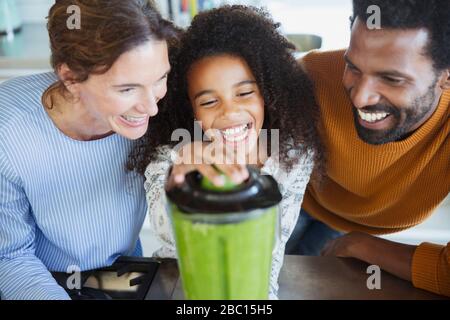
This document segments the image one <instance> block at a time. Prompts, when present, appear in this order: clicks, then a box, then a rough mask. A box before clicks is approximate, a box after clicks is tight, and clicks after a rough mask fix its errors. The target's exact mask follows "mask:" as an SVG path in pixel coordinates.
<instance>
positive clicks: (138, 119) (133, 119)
mask: <svg viewBox="0 0 450 320" xmlns="http://www.w3.org/2000/svg"><path fill="white" fill-rule="evenodd" d="M122 118H124V119H125V120H127V121H128V122H132V123H140V122H143V121H145V120H146V119H147V116H145V117H133V116H122Z"/></svg>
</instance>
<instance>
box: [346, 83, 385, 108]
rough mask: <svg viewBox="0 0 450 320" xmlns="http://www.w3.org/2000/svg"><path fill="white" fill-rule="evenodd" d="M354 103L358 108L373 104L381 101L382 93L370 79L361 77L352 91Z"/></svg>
mask: <svg viewBox="0 0 450 320" xmlns="http://www.w3.org/2000/svg"><path fill="white" fill-rule="evenodd" d="M350 98H351V99H352V103H353V105H354V106H355V107H356V108H358V109H361V108H364V107H367V106H373V105H376V104H378V103H379V102H380V94H379V93H378V92H377V91H376V90H375V88H374V86H373V84H372V83H371V81H370V80H368V79H361V80H360V81H359V82H358V83H356V84H355V85H354V86H353V88H352V89H351V91H350Z"/></svg>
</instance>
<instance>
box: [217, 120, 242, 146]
mask: <svg viewBox="0 0 450 320" xmlns="http://www.w3.org/2000/svg"><path fill="white" fill-rule="evenodd" d="M220 131H221V132H222V134H223V137H224V138H225V140H227V141H230V142H240V141H243V140H245V138H247V134H248V125H246V124H244V125H242V126H239V127H233V128H228V129H224V130H220Z"/></svg>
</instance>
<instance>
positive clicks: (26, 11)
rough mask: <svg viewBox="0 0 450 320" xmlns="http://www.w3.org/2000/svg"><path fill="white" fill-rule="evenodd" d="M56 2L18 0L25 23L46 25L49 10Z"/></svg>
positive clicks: (53, 0) (47, 0)
mask: <svg viewBox="0 0 450 320" xmlns="http://www.w3.org/2000/svg"><path fill="white" fill-rule="evenodd" d="M54 3H55V0H17V5H18V7H19V12H20V14H21V17H22V20H23V21H24V22H25V23H37V22H39V23H45V18H46V17H47V15H48V10H49V9H50V7H51V6H52V5H53V4H54Z"/></svg>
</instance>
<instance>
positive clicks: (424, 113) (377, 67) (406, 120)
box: [343, 19, 443, 145]
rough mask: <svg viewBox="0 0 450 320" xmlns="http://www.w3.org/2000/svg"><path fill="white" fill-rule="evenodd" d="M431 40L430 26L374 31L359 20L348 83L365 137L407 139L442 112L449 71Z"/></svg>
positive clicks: (349, 54)
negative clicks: (436, 64)
mask: <svg viewBox="0 0 450 320" xmlns="http://www.w3.org/2000/svg"><path fill="white" fill-rule="evenodd" d="M428 41H429V34H428V32H427V31H426V30H425V29H412V30H392V29H386V30H383V29H381V30H369V29H367V27H366V25H365V24H364V23H363V22H362V21H361V20H359V19H356V21H355V23H354V25H353V28H352V36H351V41H350V46H349V49H348V50H347V52H346V56H345V59H346V62H347V66H346V69H345V72H344V78H343V83H344V86H345V88H346V90H347V92H348V94H349V96H350V99H351V101H352V103H353V106H354V108H353V113H354V117H355V126H356V130H357V132H358V135H359V137H360V138H361V139H362V140H363V141H365V142H367V143H370V144H377V145H378V144H385V143H389V142H394V141H399V140H402V139H404V138H406V137H408V136H409V135H410V134H411V133H413V132H414V131H415V130H417V129H418V128H419V127H420V126H421V125H423V124H424V123H425V122H426V121H427V120H428V119H429V118H430V117H431V115H432V114H433V113H434V111H435V110H436V108H437V105H438V102H439V98H440V96H441V94H442V89H441V88H440V86H439V85H438V83H439V80H440V78H441V76H443V74H442V75H441V74H439V73H438V72H437V71H436V70H435V69H434V68H433V62H432V60H431V58H430V57H428V55H426V51H425V50H426V46H427V44H428Z"/></svg>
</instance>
